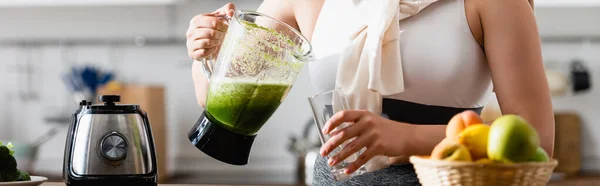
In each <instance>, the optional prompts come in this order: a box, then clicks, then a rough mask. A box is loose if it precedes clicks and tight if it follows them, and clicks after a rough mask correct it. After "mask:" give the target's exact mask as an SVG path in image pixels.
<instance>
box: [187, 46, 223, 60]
mask: <svg viewBox="0 0 600 186" xmlns="http://www.w3.org/2000/svg"><path fill="white" fill-rule="evenodd" d="M217 49H218V47H212V48H203V49H198V50H196V51H192V52H191V53H190V57H191V58H193V59H195V60H198V61H199V60H201V59H202V58H205V57H208V56H210V55H213V56H214V55H216V51H217Z"/></svg>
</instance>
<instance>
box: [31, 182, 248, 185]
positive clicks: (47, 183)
mask: <svg viewBox="0 0 600 186" xmlns="http://www.w3.org/2000/svg"><path fill="white" fill-rule="evenodd" d="M158 185H159V186H241V185H212V184H158ZM41 186H65V183H62V182H46V183H44V184H42V185H41Z"/></svg>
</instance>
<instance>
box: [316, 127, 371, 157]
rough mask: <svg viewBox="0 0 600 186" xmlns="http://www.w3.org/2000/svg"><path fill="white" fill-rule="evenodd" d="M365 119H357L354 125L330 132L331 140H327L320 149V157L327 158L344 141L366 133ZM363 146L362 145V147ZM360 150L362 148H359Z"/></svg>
mask: <svg viewBox="0 0 600 186" xmlns="http://www.w3.org/2000/svg"><path fill="white" fill-rule="evenodd" d="M364 124H365V118H363V119H359V120H358V121H357V122H356V123H354V124H351V125H349V126H348V127H346V128H343V129H340V130H336V131H333V132H331V134H330V135H331V138H330V139H329V140H327V142H326V143H325V144H323V146H322V147H321V155H322V156H327V155H328V154H329V153H331V152H332V151H333V150H334V149H335V148H337V147H338V146H340V145H341V144H343V143H344V142H345V141H347V140H349V139H352V138H354V137H358V136H360V134H361V133H364V132H366V130H368V129H367V128H365V125H364ZM363 146H364V145H363ZM361 148H362V147H361Z"/></svg>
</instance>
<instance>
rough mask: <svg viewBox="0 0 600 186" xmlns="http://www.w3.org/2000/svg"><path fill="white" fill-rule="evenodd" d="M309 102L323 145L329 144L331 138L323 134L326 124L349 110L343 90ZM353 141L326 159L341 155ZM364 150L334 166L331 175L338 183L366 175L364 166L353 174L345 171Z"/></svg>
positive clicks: (342, 126) (345, 125)
mask: <svg viewBox="0 0 600 186" xmlns="http://www.w3.org/2000/svg"><path fill="white" fill-rule="evenodd" d="M308 102H309V103H310V106H311V109H312V113H313V117H314V119H315V123H316V124H317V128H318V129H319V137H320V138H321V144H324V143H325V142H327V141H328V140H329V138H331V136H330V135H325V134H323V133H321V131H322V130H323V127H324V126H325V123H326V122H327V120H329V118H331V116H333V115H334V114H335V113H337V112H339V111H343V110H348V108H349V107H348V102H347V100H346V97H345V96H344V93H343V92H342V90H341V89H335V90H332V91H329V92H325V93H321V94H317V95H314V96H311V97H308ZM349 125H351V123H347V122H346V123H343V124H341V125H340V126H338V127H337V128H335V129H334V131H335V130H340V129H343V128H345V127H347V126H349ZM352 140H354V139H350V140H347V141H345V142H344V143H342V145H340V146H338V147H337V148H335V150H333V152H331V153H330V154H329V155H328V156H327V157H326V158H331V157H332V156H334V155H336V154H337V153H339V152H340V151H341V150H342V148H344V146H345V145H347V144H348V143H350V142H351V141H352ZM364 150H365V149H364V148H363V149H362V150H360V151H359V152H356V153H354V154H353V155H351V156H349V157H348V158H346V159H345V160H344V161H342V162H340V163H338V164H337V165H334V166H332V167H331V173H332V175H333V178H334V179H335V180H336V181H340V180H344V179H348V178H351V177H354V176H357V175H361V174H364V173H366V172H367V169H366V168H365V166H364V165H363V166H361V167H360V168H359V169H358V170H356V171H355V172H353V173H352V174H345V173H344V170H345V169H346V167H347V166H348V165H349V164H350V163H352V162H354V161H356V159H357V158H358V157H359V156H360V154H361V153H362V152H363V151H364Z"/></svg>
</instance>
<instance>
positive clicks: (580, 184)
mask: <svg viewBox="0 0 600 186" xmlns="http://www.w3.org/2000/svg"><path fill="white" fill-rule="evenodd" d="M64 185H65V184H64V183H61V182H47V183H44V184H42V186H64ZM590 185H600V176H581V177H573V178H567V179H565V180H561V181H552V182H550V183H548V186H590ZM159 186H228V185H211V184H159ZM231 186H233V185H231Z"/></svg>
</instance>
